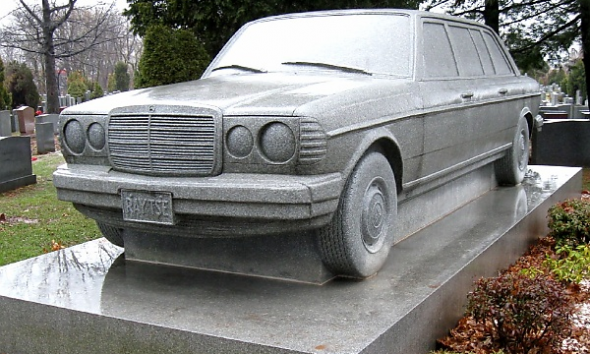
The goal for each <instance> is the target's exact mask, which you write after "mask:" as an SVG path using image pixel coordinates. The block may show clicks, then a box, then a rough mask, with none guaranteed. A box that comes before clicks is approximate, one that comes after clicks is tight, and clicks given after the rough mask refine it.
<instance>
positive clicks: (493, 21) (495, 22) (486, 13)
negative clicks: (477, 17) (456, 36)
mask: <svg viewBox="0 0 590 354" xmlns="http://www.w3.org/2000/svg"><path fill="white" fill-rule="evenodd" d="M580 1H584V0H580ZM483 18H484V21H485V24H486V25H488V26H490V27H491V28H492V29H493V30H494V32H496V33H498V34H500V4H499V3H498V0H486V5H485V8H484V10H483Z"/></svg>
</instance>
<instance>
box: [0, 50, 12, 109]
mask: <svg viewBox="0 0 590 354" xmlns="http://www.w3.org/2000/svg"><path fill="white" fill-rule="evenodd" d="M4 79H5V75H4V62H3V61H2V58H0V110H3V109H7V108H8V107H11V105H12V97H11V96H10V93H9V92H8V90H7V89H6V86H5V84H4V81H5V80H4Z"/></svg>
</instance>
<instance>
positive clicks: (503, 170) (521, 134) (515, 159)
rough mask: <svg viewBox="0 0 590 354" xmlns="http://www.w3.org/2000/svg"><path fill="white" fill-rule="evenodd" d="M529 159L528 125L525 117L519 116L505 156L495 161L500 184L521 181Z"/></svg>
mask: <svg viewBox="0 0 590 354" xmlns="http://www.w3.org/2000/svg"><path fill="white" fill-rule="evenodd" d="M528 161H529V126H528V124H527V122H526V119H524V118H520V120H519V121H518V126H517V129H516V133H515V134H514V139H513V141H512V148H510V150H508V152H507V153H506V156H504V157H503V158H501V159H500V160H498V161H496V163H495V166H494V167H495V169H496V179H497V180H498V183H499V184H501V185H510V186H515V185H517V184H519V183H520V182H522V180H523V179H524V175H525V174H526V171H527V168H528Z"/></svg>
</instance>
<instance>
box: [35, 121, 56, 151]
mask: <svg viewBox="0 0 590 354" xmlns="http://www.w3.org/2000/svg"><path fill="white" fill-rule="evenodd" d="M53 131H54V124H53V123H51V122H47V123H36V124H35V133H36V136H37V152H38V153H39V154H45V153H47V152H55V140H54V135H53Z"/></svg>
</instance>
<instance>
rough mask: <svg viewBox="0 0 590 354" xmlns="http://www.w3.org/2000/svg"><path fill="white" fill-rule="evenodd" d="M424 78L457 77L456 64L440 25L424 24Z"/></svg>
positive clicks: (445, 32) (447, 39) (444, 30)
mask: <svg viewBox="0 0 590 354" xmlns="http://www.w3.org/2000/svg"><path fill="white" fill-rule="evenodd" d="M422 38H423V44H424V48H423V50H424V77H425V78H446V77H457V76H459V73H458V71H457V64H456V63H455V56H454V55H453V50H452V48H451V42H450V41H449V37H448V35H447V31H446V29H445V26H444V25H443V24H441V23H434V22H424V24H423V36H422Z"/></svg>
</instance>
